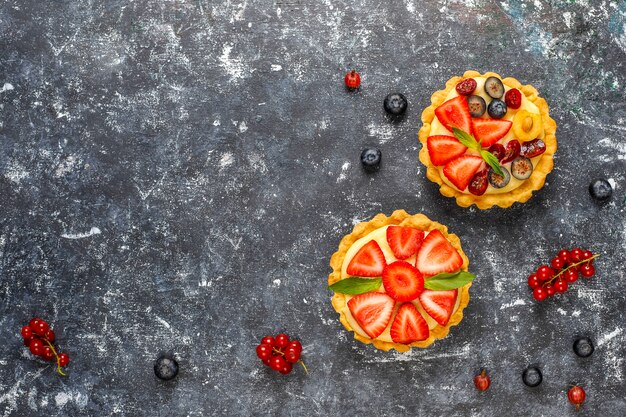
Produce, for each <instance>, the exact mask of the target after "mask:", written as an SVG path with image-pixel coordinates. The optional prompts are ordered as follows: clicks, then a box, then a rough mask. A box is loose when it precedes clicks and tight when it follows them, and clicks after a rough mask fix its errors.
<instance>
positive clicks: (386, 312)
mask: <svg viewBox="0 0 626 417" xmlns="http://www.w3.org/2000/svg"><path fill="white" fill-rule="evenodd" d="M394 306H395V301H393V298H391V297H389V296H388V295H387V294H384V293H382V292H368V293H365V294H359V295H357V296H355V297H352V298H351V299H350V301H348V308H349V309H350V313H352V317H354V319H355V320H356V321H357V323H359V326H361V328H362V329H363V331H364V332H365V333H367V335H368V336H369V337H371V338H372V339H374V338H377V337H378V336H380V335H381V333H382V332H383V331H385V329H386V328H387V325H388V324H389V321H390V320H391V314H392V313H393V308H394Z"/></svg>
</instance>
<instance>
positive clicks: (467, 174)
mask: <svg viewBox="0 0 626 417" xmlns="http://www.w3.org/2000/svg"><path fill="white" fill-rule="evenodd" d="M482 165H483V158H481V157H480V156H475V155H461V156H459V157H458V158H456V159H453V160H452V161H450V162H448V163H447V164H446V166H445V167H443V174H444V175H445V176H446V178H448V179H449V180H450V182H451V183H452V184H454V185H455V187H456V188H458V189H459V190H465V189H466V188H467V185H468V184H469V183H470V181H471V180H472V177H473V176H474V174H475V173H476V171H478V169H479V168H480V167H481V166H482Z"/></svg>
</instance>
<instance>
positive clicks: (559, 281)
mask: <svg viewBox="0 0 626 417" xmlns="http://www.w3.org/2000/svg"><path fill="white" fill-rule="evenodd" d="M598 256H600V254H595V255H594V254H593V253H592V252H591V251H588V250H582V249H580V248H574V249H572V250H571V251H567V250H565V249H563V250H561V251H560V252H559V253H558V254H557V255H556V256H555V257H554V258H552V261H550V265H551V267H550V266H548V265H542V266H540V267H539V268H537V272H535V273H534V274H532V275H530V276H529V277H528V286H529V287H530V288H532V290H533V297H534V298H535V300H537V301H543V300H545V299H546V298H548V297H551V296H553V295H554V294H556V293H564V292H565V291H567V289H568V287H569V284H572V283H574V282H576V280H578V274H579V273H580V275H582V276H583V277H584V278H591V277H592V276H593V275H594V274H595V273H596V270H595V268H594V266H593V260H594V259H596V258H597V257H598ZM557 271H558V272H557Z"/></svg>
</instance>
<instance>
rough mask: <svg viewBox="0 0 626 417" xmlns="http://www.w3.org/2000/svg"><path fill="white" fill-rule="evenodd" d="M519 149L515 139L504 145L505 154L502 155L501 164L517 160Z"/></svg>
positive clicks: (519, 146)
mask: <svg viewBox="0 0 626 417" xmlns="http://www.w3.org/2000/svg"><path fill="white" fill-rule="evenodd" d="M521 149H522V147H521V145H520V144H519V142H518V141H517V140H516V139H513V140H511V141H509V142H508V143H507V144H506V153H505V155H504V159H502V163H503V164H506V163H507V162H511V161H512V160H514V159H515V158H517V157H518V156H519V154H520V150H521Z"/></svg>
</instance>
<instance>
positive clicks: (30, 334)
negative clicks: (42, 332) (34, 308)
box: [21, 326, 33, 340]
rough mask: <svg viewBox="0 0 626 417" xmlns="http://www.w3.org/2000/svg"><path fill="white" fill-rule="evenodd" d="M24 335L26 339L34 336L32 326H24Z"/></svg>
mask: <svg viewBox="0 0 626 417" xmlns="http://www.w3.org/2000/svg"><path fill="white" fill-rule="evenodd" d="M21 333H22V337H23V338H24V340H26V339H29V340H30V338H31V337H33V329H31V328H30V326H24V327H22V331H21Z"/></svg>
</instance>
